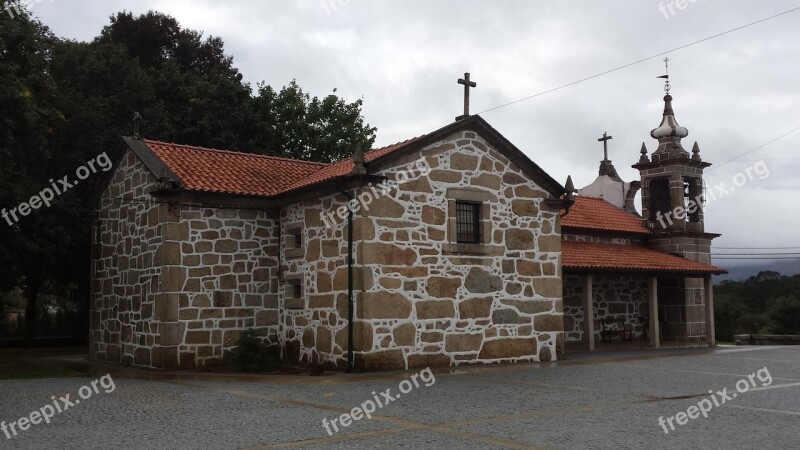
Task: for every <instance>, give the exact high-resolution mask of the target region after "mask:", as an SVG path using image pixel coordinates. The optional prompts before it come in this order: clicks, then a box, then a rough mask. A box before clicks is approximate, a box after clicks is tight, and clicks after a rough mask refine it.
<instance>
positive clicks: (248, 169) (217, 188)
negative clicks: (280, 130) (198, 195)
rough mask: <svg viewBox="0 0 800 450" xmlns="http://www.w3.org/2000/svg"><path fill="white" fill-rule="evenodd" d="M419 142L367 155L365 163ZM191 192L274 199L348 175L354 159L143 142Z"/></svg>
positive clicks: (381, 149)
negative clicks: (300, 157)
mask: <svg viewBox="0 0 800 450" xmlns="http://www.w3.org/2000/svg"><path fill="white" fill-rule="evenodd" d="M417 139H419V137H417V138H414V139H409V140H407V141H403V142H399V143H397V144H393V145H389V146H386V147H382V148H379V149H375V150H370V151H368V152H366V153H364V160H365V161H366V162H369V161H372V160H374V159H375V158H378V157H380V156H383V155H386V154H387V153H391V152H393V151H395V150H397V149H398V148H400V147H403V146H404V145H406V144H409V143H411V142H412V141H415V140H417ZM144 142H145V144H146V145H147V146H148V147H149V148H150V149H151V150H152V151H153V153H155V155H156V156H157V157H158V158H159V159H160V160H161V161H162V162H163V163H164V164H165V165H166V166H167V167H168V168H169V169H170V170H171V171H172V172H174V173H175V175H177V176H178V178H179V179H180V181H181V183H182V184H183V188H184V189H187V190H191V191H205V192H224V193H230V194H246V195H262V196H271V195H276V194H281V193H284V192H289V191H292V190H294V189H298V188H300V187H304V186H310V185H313V184H317V183H321V182H323V181H327V180H330V179H334V178H337V177H341V176H344V175H347V174H348V173H350V172H351V171H352V170H353V158H346V159H343V160H341V161H337V162H334V163H330V164H325V163H317V162H310V161H301V160H298V159H289V158H279V157H275V156H264V155H257V154H253V153H239V152H232V151H227V150H217V149H210V148H203V147H194V146H190V145H179V144H170V143H166V142H159V141H152V140H144Z"/></svg>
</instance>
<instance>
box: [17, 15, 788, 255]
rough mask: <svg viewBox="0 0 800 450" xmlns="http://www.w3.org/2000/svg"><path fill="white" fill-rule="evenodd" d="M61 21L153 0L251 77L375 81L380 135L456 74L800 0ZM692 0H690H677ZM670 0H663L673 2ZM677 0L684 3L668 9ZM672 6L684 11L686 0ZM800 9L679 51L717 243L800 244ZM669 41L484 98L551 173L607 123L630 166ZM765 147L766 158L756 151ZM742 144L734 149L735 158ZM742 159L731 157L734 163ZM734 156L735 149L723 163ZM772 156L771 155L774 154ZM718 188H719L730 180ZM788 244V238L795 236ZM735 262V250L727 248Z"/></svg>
mask: <svg viewBox="0 0 800 450" xmlns="http://www.w3.org/2000/svg"><path fill="white" fill-rule="evenodd" d="M36 1H37V3H34V4H33V5H32V6H31V8H30V9H31V10H32V12H33V13H34V15H35V16H37V17H39V18H40V20H42V21H43V22H44V23H45V24H46V25H48V26H50V28H51V29H52V30H53V31H54V32H55V33H56V34H57V35H59V36H61V37H66V38H70V39H76V40H90V39H92V38H94V37H95V36H96V35H98V34H99V32H100V30H101V28H102V27H103V26H104V25H106V24H108V21H109V20H108V18H109V16H110V15H112V14H114V13H115V12H117V11H121V10H128V11H132V12H134V13H136V14H139V13H144V12H146V11H147V10H148V9H154V10H158V11H161V12H165V13H168V14H170V15H172V16H174V17H175V18H177V19H178V20H179V21H180V23H181V24H182V25H183V26H184V27H187V28H191V29H196V30H202V31H204V32H205V33H206V34H207V35H215V36H219V37H221V38H222V39H223V40H224V42H225V46H226V50H227V52H228V53H229V54H232V55H233V56H234V61H235V64H236V66H237V67H238V68H239V69H240V70H241V72H242V73H243V74H244V76H245V80H246V81H248V82H250V83H251V84H253V85H255V83H257V82H259V81H265V82H266V83H268V84H270V85H273V86H275V87H280V86H283V85H284V84H286V83H288V82H289V81H290V80H292V79H293V78H294V79H297V81H298V83H299V84H300V85H301V86H302V87H303V88H304V89H305V90H306V91H308V92H310V93H311V94H312V95H318V96H322V95H326V94H328V93H330V92H331V91H332V90H333V89H334V88H336V89H338V91H337V93H338V94H339V95H341V96H343V97H344V98H346V99H347V100H348V101H353V100H355V99H357V98H360V97H363V98H364V115H365V117H366V119H367V121H368V122H369V123H370V124H371V125H373V126H376V127H378V141H377V145H385V144H390V143H393V142H396V141H400V140H404V139H407V138H410V137H413V136H417V135H419V134H424V133H427V132H430V131H433V130H435V129H437V128H439V127H441V126H444V125H446V124H448V123H450V122H452V121H453V119H454V117H455V116H456V115H459V114H460V113H461V109H462V97H463V90H462V86H459V85H457V84H456V80H457V79H458V78H459V77H461V76H463V73H464V72H471V74H472V78H473V80H475V81H477V83H478V87H477V89H475V90H474V91H473V94H472V112H473V113H480V112H482V111H486V110H488V109H491V108H494V107H497V106H499V105H503V104H506V103H509V102H512V101H515V100H518V99H521V98H524V97H528V96H531V95H534V94H537V93H539V92H542V91H546V90H548V89H552V88H555V87H558V86H561V85H564V84H567V83H570V82H573V81H577V80H580V79H583V78H586V77H589V76H592V75H596V74H599V73H602V72H605V71H607V70H609V69H613V68H616V67H619V66H622V65H625V64H628V63H632V62H634V61H638V60H641V59H643V58H647V57H650V56H653V55H656V54H659V53H662V52H665V51H667V50H670V49H673V48H676V47H680V46H682V45H685V44H688V43H692V42H695V41H698V40H701V39H703V38H706V37H709V36H712V35H715V34H718V33H721V32H724V31H727V30H731V29H734V28H737V27H740V26H742V25H746V24H748V23H751V22H754V21H756V20H759V19H762V18H766V17H768V16H772V15H775V14H778V13H781V12H784V11H787V10H790V9H792V8H796V7H798V6H800V1H797V0H795V1H788V0H775V1H770V2H754V1H745V0H686V3H684V9H679V8H678V7H677V5H675V0H667V1H655V0H604V1H589V0H584V1H577V0H575V1H542V0H536V1H531V0H525V1H522V0H519V1H510V0H500V1H491V2H490V1H482V2H480V1H468V0H459V1H444V0H440V1H431V0H427V1H418V0H413V1H409V0H403V1H391V2H390V1H385V0H308V1H285V0H284V1H277V0H270V1H264V0H260V1H256V0H242V1H227V2H223V1H208V0H191V1H189V0H169V1H166V0H161V1H156V0H106V1H102V2H101V1H96V0H95V1H89V0H36ZM678 3H683V2H681V1H678ZM659 5H662V6H663V8H659ZM670 10H671V11H672V13H671V12H670ZM673 13H674V14H673ZM798 30H800V11H797V12H793V13H790V14H787V15H784V16H781V17H778V18H775V19H772V20H769V21H766V22H764V23H761V24H757V25H754V26H752V27H748V28H745V29H742V30H739V31H735V32H732V33H730V34H727V35H724V36H721V37H718V38H715V39H712V40H709V41H706V42H703V43H700V44H697V45H694V46H691V47H688V48H685V49H681V50H677V51H674V52H671V53H670V54H669V57H670V58H671V60H672V62H671V65H670V74H671V78H672V86H673V91H672V95H673V96H674V98H675V100H674V107H675V111H676V117H677V120H678V122H679V123H680V124H681V125H682V126H684V127H687V128H688V129H689V132H690V134H689V137H688V138H687V139H686V140H685V141H684V142H685V144H684V147H686V148H687V149H690V148H691V146H692V144H693V143H694V141H695V140H697V141H698V142H699V144H700V149H701V156H702V157H703V159H704V160H706V161H709V162H712V163H714V164H715V165H714V166H712V167H711V168H710V169H708V170H707V172H706V177H705V179H706V184H707V185H708V188H709V189H710V190H712V189H715V188H714V186H715V185H719V183H725V184H724V188H725V189H726V190H730V187H732V186H733V185H734V181H739V182H741V180H742V178H741V175H740V176H739V177H738V178H736V177H737V174H743V175H745V176H746V173H747V169H748V168H751V170H750V173H751V174H753V177H752V178H753V179H752V180H748V181H747V182H746V183H745V184H744V185H743V186H741V187H737V188H736V189H735V190H734V191H733V192H730V193H728V194H725V195H722V197H721V198H719V199H718V200H717V201H715V202H713V203H711V204H709V205H708V209H707V216H706V231H709V232H715V233H722V234H723V237H722V238H719V239H717V240H716V241H715V245H716V246H720V247H798V249H795V250H794V251H800V233H799V232H798V230H797V225H798V222H800V220H798V219H800V212H798V211H797V210H796V209H795V208H794V207H795V206H796V205H798V201H797V197H796V196H797V194H798V193H800V178H798V177H796V176H793V174H795V173H797V172H798V170H800V155H798V152H797V148H798V145H800V131H798V132H796V133H793V134H791V135H789V136H786V137H784V138H782V139H780V140H778V141H776V142H774V143H772V144H770V145H768V146H766V147H764V148H763V149H760V150H758V151H755V152H752V153H750V154H748V155H747V156H744V157H742V158H740V159H737V160H735V161H731V160H733V159H734V158H737V157H739V156H740V155H742V154H744V153H746V152H748V151H750V150H752V149H754V148H756V147H758V146H760V145H762V144H765V143H767V142H769V141H771V140H773V139H775V138H777V137H778V136H781V135H782V134H784V133H786V132H788V131H790V130H793V129H795V128H797V127H800V108H798V107H797V105H798V104H800V92H798V68H800V33H799V32H798ZM663 58H664V57H663V56H660V57H657V58H654V59H651V60H649V61H645V62H642V63H639V64H636V65H633V66H631V67H628V68H624V69H621V70H618V71H614V72H612V73H609V74H606V75H603V76H600V77H597V78H594V79H591V80H588V81H585V82H582V83H579V84H576V85H574V86H570V87H566V88H564V89H560V90H557V91H555V92H552V93H548V94H545V95H541V96H538V97H536V98H533V99H530V100H526V101H522V102H519V103H516V104H513V105H510V106H506V107H503V108H500V109H496V110H493V111H489V112H484V113H482V114H481V115H482V116H483V117H484V118H485V119H486V120H488V121H489V122H490V123H491V124H492V125H493V126H494V127H495V128H496V129H498V130H499V131H500V132H501V133H503V134H504V135H505V136H506V137H507V138H508V139H509V140H511V142H513V143H514V144H515V145H517V147H519V148H520V149H522V151H524V152H525V153H526V154H527V155H528V156H529V157H530V158H531V159H533V160H534V161H535V162H536V163H537V164H539V165H540V166H541V167H542V168H543V169H545V170H546V171H547V172H549V173H550V174H551V175H552V176H553V177H554V178H556V179H557V180H559V181H561V182H562V184H563V182H564V180H566V177H567V175H572V177H573V179H574V180H575V184H576V186H577V187H582V186H584V185H587V184H589V183H591V182H592V181H593V180H594V178H595V177H596V176H597V167H598V165H599V161H600V159H602V144H601V143H599V142H597V138H599V137H600V136H602V134H603V132H604V131H608V133H609V134H611V135H612V136H613V137H614V140H612V141H610V158H611V159H612V160H613V161H614V164H615V166H616V168H617V170H618V171H619V172H620V175H621V176H622V177H623V178H624V179H626V180H628V181H630V180H636V179H638V172H637V171H635V170H634V169H632V168H631V167H630V166H631V165H632V164H635V163H636V162H637V161H638V159H639V150H640V147H641V144H642V142H643V141H644V142H645V143H646V144H647V146H648V148H649V149H650V151H651V152H652V151H653V150H654V148H655V142H656V141H655V140H653V139H652V138H651V137H650V135H649V133H650V130H651V129H653V128H655V127H657V126H658V125H659V122H660V119H661V113H662V110H663V102H662V97H663V95H664V93H663V83H662V80H658V79H656V78H655V77H656V76H658V75H662V74H663V73H664V63H663V62H662V60H663ZM760 160H764V164H766V166H767V167H768V169H769V176H767V177H765V178H764V179H760V178H762V177H761V176H759V175H756V173H757V172H755V171H754V170H753V169H752V167H753V166H754V165H755V164H757V162H758V161H760ZM728 161H731V162H728ZM726 162H727V163H726ZM722 163H726V164H724V165H722ZM760 173H763V172H760ZM715 191H716V192H721V190H719V189H716V190H715ZM789 251H790V250H789ZM717 262H718V263H719V264H721V265H729V264H731V262H730V261H724V262H723V261H717Z"/></svg>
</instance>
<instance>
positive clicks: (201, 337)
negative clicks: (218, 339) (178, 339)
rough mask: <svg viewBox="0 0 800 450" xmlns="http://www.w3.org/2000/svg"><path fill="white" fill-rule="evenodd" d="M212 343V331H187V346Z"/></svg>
mask: <svg viewBox="0 0 800 450" xmlns="http://www.w3.org/2000/svg"><path fill="white" fill-rule="evenodd" d="M210 342H211V332H210V331H198V330H194V331H187V332H186V343H187V344H208V343H210Z"/></svg>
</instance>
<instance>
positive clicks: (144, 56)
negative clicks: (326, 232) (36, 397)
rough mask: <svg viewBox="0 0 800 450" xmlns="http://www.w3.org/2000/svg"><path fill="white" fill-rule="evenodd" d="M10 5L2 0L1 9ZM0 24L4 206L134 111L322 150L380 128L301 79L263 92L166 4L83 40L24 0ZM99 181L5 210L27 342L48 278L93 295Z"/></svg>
mask: <svg viewBox="0 0 800 450" xmlns="http://www.w3.org/2000/svg"><path fill="white" fill-rule="evenodd" d="M7 4H8V0H0V10H2V9H4V8H5V6H6V5H7ZM0 12H2V11H0ZM0 30H2V32H0V129H2V130H3V131H2V133H0V161H2V164H0V207H2V208H5V209H6V210H7V211H8V210H11V209H12V208H15V207H17V206H18V205H19V204H20V203H21V202H25V201H28V200H29V199H30V198H31V196H32V195H34V194H36V193H38V192H39V191H41V190H42V189H44V188H46V187H48V186H50V183H51V182H50V181H49V180H50V179H59V178H61V177H63V176H64V175H70V176H71V175H73V174H74V172H73V171H74V170H75V169H77V168H78V167H80V166H82V165H83V164H84V163H85V162H86V161H88V160H89V159H91V158H94V157H96V156H97V155H99V154H100V153H102V152H110V151H113V150H114V149H115V148H117V146H118V145H119V143H120V139H119V138H120V135H129V134H131V131H132V128H131V118H132V116H133V113H134V112H140V113H141V114H142V116H143V117H144V120H143V124H142V134H143V135H144V136H145V137H149V138H153V139H160V140H166V141H173V142H179V143H186V144H194V145H202V146H210V147H218V148H228V149H236V150H241V151H248V152H259V153H271V154H276V155H284V156H291V157H297V158H304V159H315V160H319V161H332V160H335V159H339V158H342V157H346V156H349V155H350V154H351V152H352V151H353V149H354V148H355V144H356V143H362V144H364V145H365V146H369V145H371V144H372V142H373V141H374V139H375V129H374V128H371V127H369V125H366V124H364V122H363V118H362V117H361V107H362V101H361V100H357V101H355V102H352V103H347V102H345V101H344V100H343V99H341V98H339V97H337V96H336V95H333V94H331V95H328V96H326V97H324V98H322V99H319V98H317V97H311V96H310V95H308V94H306V93H304V92H303V91H302V89H301V88H300V87H299V86H298V85H297V84H296V83H295V82H292V83H290V84H289V85H288V86H285V87H284V88H283V89H282V90H281V91H280V92H277V93H276V92H275V90H273V89H272V88H271V87H269V86H266V85H260V86H259V91H258V95H255V96H254V95H253V92H252V89H251V88H250V86H249V85H248V84H246V83H243V82H242V75H241V74H240V73H239V71H238V69H236V68H235V67H234V65H233V58H232V57H231V56H228V55H226V54H225V51H224V44H223V42H222V40H221V39H219V38H217V37H209V38H205V39H204V38H203V34H202V33H201V32H197V31H193V30H188V29H183V28H181V26H180V24H179V23H178V22H177V20H175V19H174V18H172V17H170V16H168V15H165V14H161V13H158V12H153V11H151V12H148V13H147V14H143V15H140V16H134V15H133V14H131V13H128V12H122V13H119V14H117V15H115V16H112V17H111V20H110V24H109V25H108V26H107V27H105V28H104V29H103V30H102V32H101V33H100V36H98V37H97V38H96V39H95V40H94V41H92V42H88V43H86V42H74V41H67V40H60V39H58V38H56V37H55V36H54V35H53V34H52V33H51V32H50V31H49V30H48V29H47V27H45V26H44V25H42V24H41V23H39V22H38V21H36V20H33V19H31V17H30V14H29V13H28V12H26V11H21V14H19V15H16V14H15V17H13V18H12V17H11V16H10V15H8V14H4V13H0ZM90 181H91V180H90ZM90 181H89V182H86V183H84V184H80V185H79V186H77V187H76V188H74V189H71V190H70V191H68V192H67V193H66V194H64V195H62V196H59V197H58V198H57V199H56V200H55V201H54V202H53V204H52V206H50V207H49V208H42V209H40V210H37V211H34V212H33V213H32V214H30V215H28V216H25V217H21V220H19V221H10V222H11V223H9V222H6V220H5V219H1V220H0V267H3V270H2V271H0V291H9V290H11V289H13V288H15V287H19V288H21V289H22V292H23V295H24V297H25V299H26V341H27V342H28V343H30V340H31V339H32V338H33V336H34V335H35V333H36V327H35V325H36V317H37V309H38V308H37V299H38V298H39V296H40V293H41V290H42V287H43V286H48V287H47V289H48V291H53V292H62V291H64V290H65V289H67V287H68V286H74V287H76V289H77V290H76V291H70V292H73V294H72V295H74V296H75V297H76V298H79V299H83V300H82V302H83V305H84V308H83V309H84V313H85V311H86V310H87V308H88V277H89V274H88V269H89V229H90V223H91V220H92V214H93V210H94V206H95V204H94V201H95V200H96V199H94V198H93V197H92V195H93V193H92V191H91V189H90V187H91V182H90ZM74 292H77V294H75V293H74Z"/></svg>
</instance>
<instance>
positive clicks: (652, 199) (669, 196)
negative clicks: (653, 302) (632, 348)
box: [633, 75, 719, 341]
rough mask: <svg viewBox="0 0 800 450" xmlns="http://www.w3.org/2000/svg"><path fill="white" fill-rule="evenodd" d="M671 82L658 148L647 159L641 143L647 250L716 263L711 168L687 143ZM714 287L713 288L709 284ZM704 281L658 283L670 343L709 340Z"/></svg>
mask: <svg viewBox="0 0 800 450" xmlns="http://www.w3.org/2000/svg"><path fill="white" fill-rule="evenodd" d="M668 77H669V75H665V76H664V77H662V78H667V82H666V86H665V91H666V95H665V96H664V114H663V116H662V119H661V124H660V125H659V126H658V127H657V128H655V129H654V130H652V131H651V132H650V136H652V137H653V139H656V140H657V141H658V147H657V148H656V149H655V151H653V153H652V154H648V150H647V146H646V145H645V144H644V143H642V149H641V156H640V158H639V163H638V164H635V165H633V168H634V169H637V170H638V171H639V175H640V179H641V183H642V220H643V221H644V224H645V226H647V227H648V228H649V229H650V230H651V231H652V235H651V237H650V238H649V239H648V240H647V245H648V246H649V247H651V248H654V249H656V250H660V251H662V252H666V253H670V254H673V255H677V256H681V257H684V258H686V259H690V260H693V261H698V262H701V263H704V264H711V241H712V240H713V239H714V238H716V237H719V235H718V234H711V233H706V232H705V223H704V218H705V216H704V206H705V184H704V182H703V171H704V170H705V169H706V168H707V167H709V166H711V163H707V162H705V161H703V160H702V158H700V147H699V146H698V145H697V143H696V142H695V144H694V146H693V147H692V151H691V154H690V153H689V152H688V151H687V150H686V149H685V148H684V147H683V143H682V140H683V139H684V138H686V137H687V136H689V130H688V129H686V128H684V127H682V126H680V125H679V124H678V121H677V120H676V119H675V111H674V109H673V106H672V101H673V98H672V95H670V89H671V86H670V84H669V78H668ZM709 285H710V284H709ZM704 290H705V284H704V280H703V279H701V278H692V277H687V276H670V275H663V276H660V277H659V278H658V299H659V304H658V311H659V318H660V321H663V322H665V323H666V324H668V327H669V330H670V332H669V334H670V336H669V338H670V339H676V340H681V341H693V340H695V339H701V338H702V339H706V332H707V331H708V330H706V328H705V316H704V313H705V305H704V298H705V297H704Z"/></svg>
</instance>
